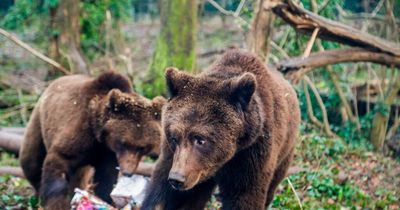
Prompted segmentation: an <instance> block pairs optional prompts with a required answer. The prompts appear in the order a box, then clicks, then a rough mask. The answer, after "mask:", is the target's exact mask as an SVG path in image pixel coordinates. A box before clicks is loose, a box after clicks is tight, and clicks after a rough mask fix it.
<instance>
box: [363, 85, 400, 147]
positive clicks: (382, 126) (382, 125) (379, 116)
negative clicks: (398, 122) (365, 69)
mask: <svg viewBox="0 0 400 210" xmlns="http://www.w3.org/2000/svg"><path fill="white" fill-rule="evenodd" d="M399 90H400V77H397V80H396V81H395V82H394V84H393V86H391V87H390V88H389V90H388V92H387V94H386V97H385V99H384V100H383V104H382V106H384V107H383V110H384V111H378V112H377V113H376V114H375V116H374V119H373V121H372V128H371V133H370V141H371V143H372V144H373V145H374V149H375V150H376V151H382V149H383V145H384V142H385V137H386V131H387V127H388V122H389V117H390V116H389V113H390V105H391V104H392V103H393V102H394V100H395V99H396V96H397V93H398V92H399Z"/></svg>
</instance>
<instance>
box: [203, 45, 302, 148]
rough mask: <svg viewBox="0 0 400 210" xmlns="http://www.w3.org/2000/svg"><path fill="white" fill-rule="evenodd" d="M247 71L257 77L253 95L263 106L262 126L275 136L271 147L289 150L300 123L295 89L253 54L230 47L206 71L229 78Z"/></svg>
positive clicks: (207, 73) (209, 73)
mask: <svg viewBox="0 0 400 210" xmlns="http://www.w3.org/2000/svg"><path fill="white" fill-rule="evenodd" d="M246 72H249V73H252V74H254V75H255V77H256V80H257V89H256V94H257V95H258V96H259V99H260V101H261V104H262V106H263V107H262V108H263V110H264V119H265V123H264V124H265V125H264V126H265V129H267V132H268V134H269V135H271V136H272V138H274V139H276V140H275V141H274V143H272V144H273V145H272V147H274V148H272V149H273V150H277V151H279V150H290V149H291V148H292V147H293V145H294V140H295V138H294V136H295V135H296V134H297V130H298V125H299V123H300V110H299V104H298V99H297V94H296V92H295V90H294V89H293V87H292V85H291V84H290V83H289V82H288V81H287V80H286V79H285V78H284V77H283V75H282V74H281V73H280V72H278V71H277V70H275V69H269V68H267V67H266V65H265V64H264V63H263V62H262V61H261V60H259V59H258V58H257V56H255V55H254V54H252V53H247V52H242V51H240V50H229V51H227V52H226V53H225V54H224V55H223V57H222V58H221V59H220V60H219V61H218V62H217V63H215V64H214V65H213V66H212V67H211V68H210V69H209V70H208V71H206V72H205V74H206V75H212V76H213V77H218V78H223V79H229V78H231V77H235V76H239V75H242V74H243V73H246ZM216 75H217V76H216Z"/></svg>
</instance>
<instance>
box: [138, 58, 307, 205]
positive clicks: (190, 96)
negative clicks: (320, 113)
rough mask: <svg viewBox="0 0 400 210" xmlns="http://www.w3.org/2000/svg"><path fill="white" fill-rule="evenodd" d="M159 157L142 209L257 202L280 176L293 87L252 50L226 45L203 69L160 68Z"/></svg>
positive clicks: (296, 114)
mask: <svg viewBox="0 0 400 210" xmlns="http://www.w3.org/2000/svg"><path fill="white" fill-rule="evenodd" d="M166 78H167V84H168V87H169V90H170V93H171V99H170V101H169V103H168V105H166V106H165V108H164V110H163V120H162V127H163V131H164V132H163V138H162V145H161V156H160V158H159V160H158V162H157V165H156V169H155V171H154V173H153V177H152V181H151V184H150V186H149V188H148V192H147V195H146V199H145V201H144V204H143V207H142V209H144V210H148V209H154V208H155V207H162V208H163V209H203V208H204V206H205V204H206V202H207V200H208V199H209V198H210V195H211V193H212V191H213V189H214V188H215V186H216V185H218V186H219V190H220V196H221V199H222V205H223V209H245V210H248V209H264V208H265V205H269V203H270V202H271V201H272V199H273V196H274V192H275V189H276V187H277V186H278V184H279V183H280V181H281V180H282V179H283V178H284V177H285V175H286V171H287V169H288V167H289V164H290V161H291V159H292V156H293V148H294V144H295V139H296V136H297V133H298V127H299V123H300V111H299V105H298V100H297V96H296V93H295V91H294V90H293V88H292V87H291V85H290V84H289V83H288V82H287V81H286V80H285V79H284V78H283V77H282V75H281V74H280V73H278V72H276V71H275V70H269V69H268V70H267V69H266V67H265V66H264V64H263V63H262V62H261V61H260V60H259V59H257V58H256V57H255V56H254V55H252V54H249V53H243V52H240V51H236V50H232V51H228V52H227V53H226V54H225V55H224V56H223V57H222V58H221V59H220V60H219V61H218V62H216V63H215V64H214V65H213V66H211V68H210V69H208V70H206V71H204V72H203V73H201V74H199V75H196V76H192V75H189V74H186V73H184V72H179V71H177V70H176V69H168V70H167V72H166Z"/></svg>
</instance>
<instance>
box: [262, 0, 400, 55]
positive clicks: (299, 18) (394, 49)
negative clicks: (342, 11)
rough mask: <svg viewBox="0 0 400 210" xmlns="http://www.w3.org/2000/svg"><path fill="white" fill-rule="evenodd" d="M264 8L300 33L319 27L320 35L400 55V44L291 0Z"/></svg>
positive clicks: (276, 1) (281, 0) (279, 0)
mask: <svg viewBox="0 0 400 210" xmlns="http://www.w3.org/2000/svg"><path fill="white" fill-rule="evenodd" d="M264 9H267V10H270V9H272V11H273V12H274V13H275V14H276V15H277V16H279V17H281V18H282V19H283V20H284V21H285V22H286V23H288V24H290V25H291V26H292V27H294V28H295V29H296V30H297V31H298V32H300V33H306V34H312V33H313V31H314V30H315V29H316V28H319V29H320V30H319V33H318V37H320V38H322V39H326V40H330V41H335V42H338V43H342V44H346V45H349V46H353V47H361V48H363V49H366V50H370V51H375V52H384V53H387V54H390V55H394V56H396V57H399V56H400V46H399V45H398V44H397V43H393V42H389V41H386V40H384V39H381V38H379V37H376V36H373V35H371V34H368V33H366V32H363V31H361V30H357V29H355V28H353V27H350V26H348V25H345V24H343V23H339V22H336V21H333V20H329V19H327V18H324V17H322V16H319V15H317V14H315V13H312V12H310V11H307V10H305V9H304V8H301V7H300V6H299V5H297V4H296V3H294V2H293V1H291V0H275V1H272V3H268V1H266V3H265V4H264Z"/></svg>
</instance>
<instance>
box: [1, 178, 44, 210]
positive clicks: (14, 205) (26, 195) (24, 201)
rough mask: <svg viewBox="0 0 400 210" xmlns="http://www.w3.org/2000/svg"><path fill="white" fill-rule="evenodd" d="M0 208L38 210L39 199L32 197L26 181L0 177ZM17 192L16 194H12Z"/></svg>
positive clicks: (7, 209) (6, 209)
mask: <svg viewBox="0 0 400 210" xmlns="http://www.w3.org/2000/svg"><path fill="white" fill-rule="evenodd" d="M0 192H7V193H1V195H0V208H1V209H5V210H11V209H38V207H39V199H38V198H37V197H36V196H33V192H32V190H31V189H30V188H29V184H28V181H26V180H25V179H20V178H16V177H14V176H9V175H4V176H0ZM13 192H18V193H13Z"/></svg>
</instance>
